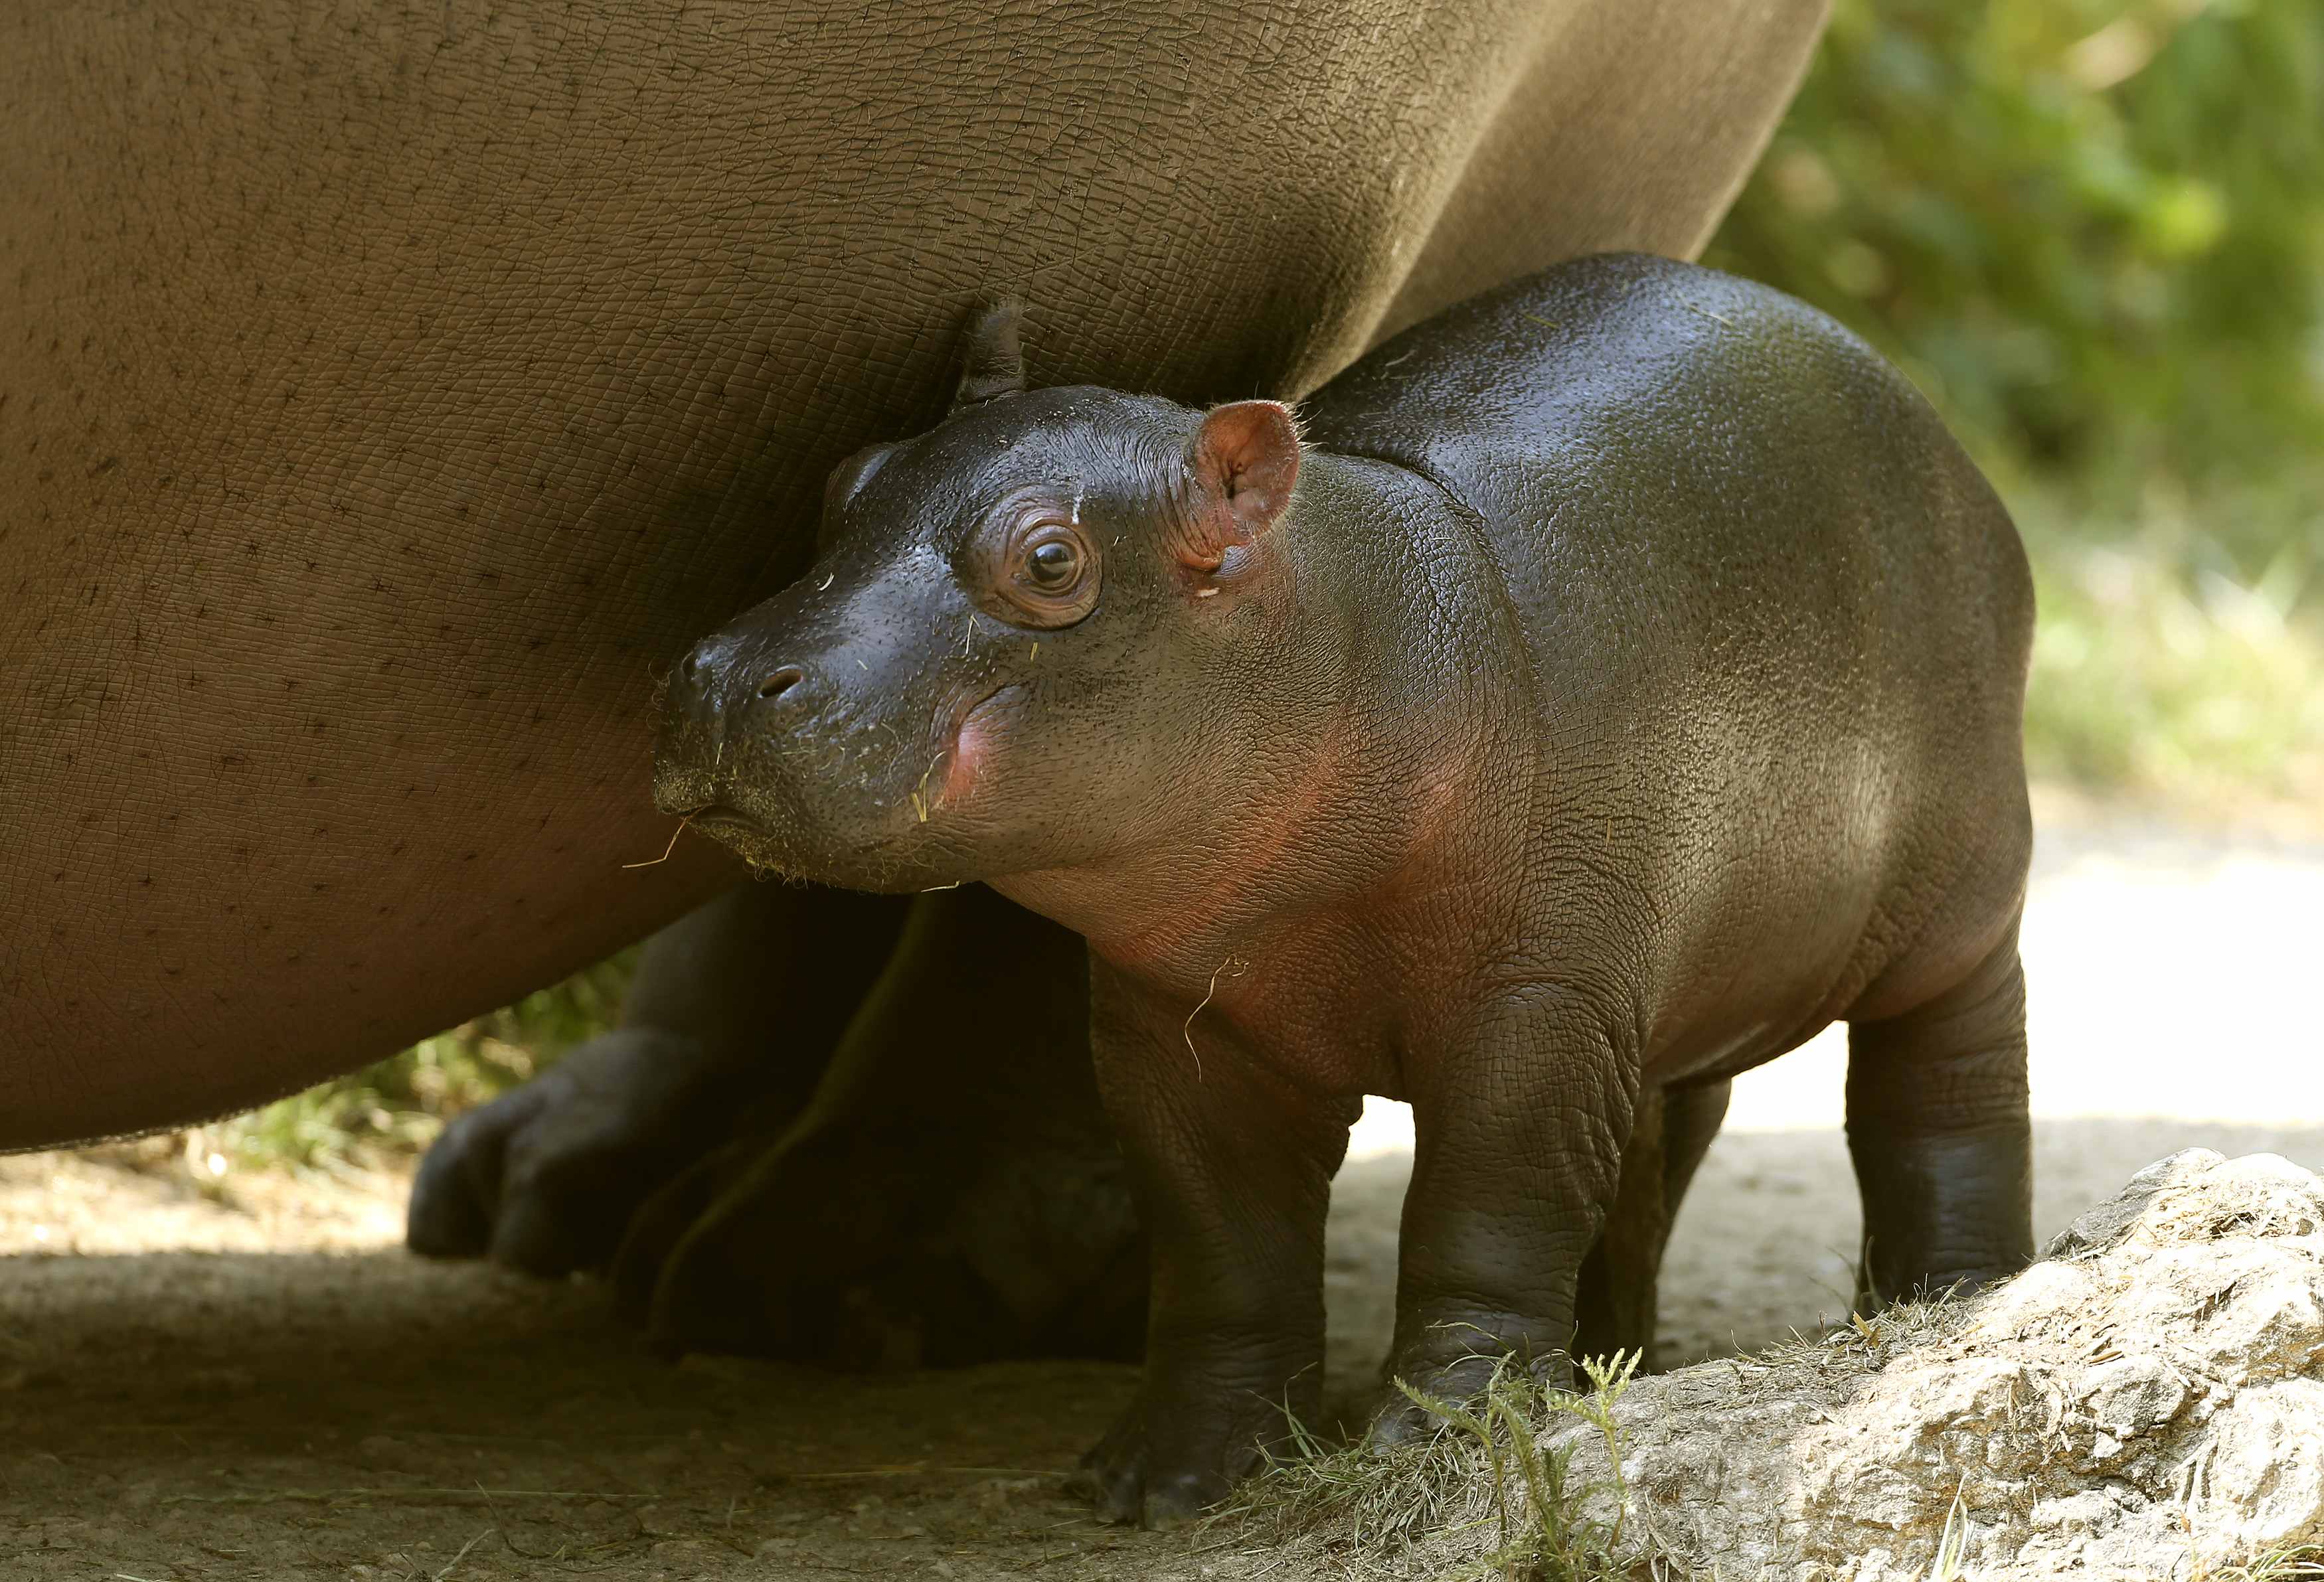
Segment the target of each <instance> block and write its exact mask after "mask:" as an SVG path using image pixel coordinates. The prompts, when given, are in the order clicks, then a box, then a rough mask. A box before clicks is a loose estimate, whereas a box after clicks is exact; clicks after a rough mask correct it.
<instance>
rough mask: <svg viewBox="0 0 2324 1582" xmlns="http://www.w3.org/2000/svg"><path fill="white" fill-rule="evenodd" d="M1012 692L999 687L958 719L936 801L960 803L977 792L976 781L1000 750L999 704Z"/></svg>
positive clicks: (1001, 705) (1000, 707)
mask: <svg viewBox="0 0 2324 1582" xmlns="http://www.w3.org/2000/svg"><path fill="white" fill-rule="evenodd" d="M1011 690H1013V689H1012V688H1010V687H1006V686H1004V687H1002V688H1001V690H1000V691H999V692H996V693H994V694H991V696H990V697H987V698H984V699H983V700H982V701H981V702H979V703H977V704H975V705H974V706H973V707H972V708H971V709H970V710H969V711H968V713H965V714H964V715H962V716H961V721H960V729H959V731H957V732H956V733H955V734H954V738H953V750H952V759H951V761H950V762H948V763H947V764H946V765H945V777H944V787H943V789H942V791H941V792H940V793H939V794H938V796H937V800H938V801H940V802H946V803H953V802H959V801H962V800H964V799H965V798H966V797H967V796H968V794H969V793H970V792H972V791H973V790H974V789H975V788H976V780H977V777H978V776H979V775H980V774H981V773H982V771H983V768H984V766H985V764H986V763H988V762H990V761H991V758H992V756H993V754H995V753H997V752H999V751H1000V750H1001V734H1002V732H1001V709H1002V708H1003V707H1004V706H1005V705H1004V704H1002V703H1001V700H1002V699H1003V698H1005V697H1006V696H1008V695H1009V694H1010V691H1011Z"/></svg>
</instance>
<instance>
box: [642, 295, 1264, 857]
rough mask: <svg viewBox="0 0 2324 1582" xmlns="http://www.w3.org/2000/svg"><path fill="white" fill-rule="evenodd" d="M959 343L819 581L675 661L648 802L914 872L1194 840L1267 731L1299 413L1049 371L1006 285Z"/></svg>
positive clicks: (732, 828)
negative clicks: (1064, 383)
mask: <svg viewBox="0 0 2324 1582" xmlns="http://www.w3.org/2000/svg"><path fill="white" fill-rule="evenodd" d="M965 361H966V371H965V373H964V374H963V377H962V381H961V390H960V395H959V398H958V400H956V401H955V403H954V408H953V410H952V413H951V415H950V416H949V417H947V418H945V421H944V422H942V423H941V424H939V425H938V426H937V427H936V428H934V429H931V430H930V431H929V432H927V433H926V434H923V435H921V436H919V437H918V438H915V439H908V440H904V441H902V442H900V443H897V444H893V445H881V446H873V447H872V448H871V449H869V450H866V451H862V452H861V453H859V454H857V455H854V456H852V457H850V458H849V459H848V460H847V461H846V462H844V463H843V464H841V465H840V467H839V468H838V470H837V471H836V472H835V473H834V474H832V477H831V481H830V483H829V485H828V486H827V489H826V491H825V502H824V524H823V536H822V544H823V553H822V555H821V556H820V558H819V559H818V560H817V561H816V565H815V566H814V567H813V568H812V569H811V570H810V571H809V572H808V573H807V575H806V576H804V577H802V578H801V579H800V580H799V581H798V582H797V583H795V584H792V585H791V586H790V587H789V588H788V589H786V590H784V591H783V592H782V593H779V594H778V595H776V596H775V597H774V598H772V599H770V600H768V601H767V602H765V603H763V604H761V605H759V606H758V607H757V608H756V609H753V610H752V611H750V612H747V613H746V614H744V615H742V617H741V618H740V619H738V620H736V621H733V622H732V623H731V624H729V625H728V626H726V627H725V628H724V629H723V630H719V631H716V632H714V633H712V634H711V635H710V636H709V637H708V638H705V639H703V641H702V642H700V643H699V644H697V645H696V647H695V648H694V651H693V652H692V653H691V654H689V655H687V658H686V659H685V660H684V661H683V662H682V663H681V664H680V665H679V667H678V671H677V672H676V674H675V675H673V676H672V677H671V679H670V682H669V689H668V693H667V694H666V697H665V700H664V707H663V715H662V723H661V732H660V740H659V744H658V747H657V750H656V754H655V774H654V797H655V801H656V802H657V804H659V806H660V807H661V808H662V810H663V811H664V812H667V813H670V814H684V815H687V816H688V817H690V818H691V820H692V822H693V824H694V826H695V827H696V828H698V829H702V830H705V831H707V832H710V833H712V834H714V835H715V836H717V837H718V838H719V839H720V840H722V841H724V842H727V843H728V844H729V845H732V846H733V848H734V849H735V850H736V851H740V852H741V853H742V855H743V856H744V857H745V858H747V859H748V860H750V861H752V863H753V864H755V865H757V866H760V867H763V868H770V869H777V870H779V871H781V872H784V873H787V874H790V875H793V876H795V877H798V878H811V879H816V880H820V881H822V882H825V883H830V884H837V885H844V886H849V887H853V888H861V889H885V890H908V889H917V888H927V887H930V886H935V885H942V884H949V883H953V882H955V881H959V880H964V879H986V878H1001V877H1003V876H1006V875H1010V874H1016V873H1033V872H1039V871H1043V870H1051V869H1068V868H1084V867H1088V866H1090V865H1093V864H1103V863H1104V862H1106V861H1107V860H1109V859H1110V858H1112V857H1116V856H1120V855H1124V854H1127V853H1131V852H1134V851H1139V850H1141V849H1147V848H1150V847H1152V846H1153V845H1154V844H1155V843H1156V842H1165V841H1168V842H1201V841H1202V840H1203V838H1204V832H1205V830H1206V829H1207V828H1208V827H1210V823H1211V818H1212V816H1213V814H1216V813H1218V812H1222V811H1223V809H1222V805H1221V804H1220V803H1219V802H1218V801H1217V800H1215V799H1216V798H1219V797H1227V798H1230V799H1231V797H1232V796H1233V788H1234V786H1235V783H1236V780H1237V778H1238V777H1240V776H1241V775H1245V774H1247V773H1248V768H1249V765H1248V761H1247V754H1248V752H1249V751H1250V750H1251V749H1252V748H1258V749H1259V750H1262V751H1263V750H1264V741H1263V740H1260V737H1261V736H1263V733H1264V727H1263V725H1262V724H1260V723H1259V721H1258V719H1257V717H1256V716H1255V715H1254V712H1253V710H1252V709H1251V707H1250V702H1249V700H1250V695H1251V693H1252V689H1253V688H1254V687H1256V688H1258V689H1259V691H1260V692H1262V693H1263V692H1265V691H1267V690H1268V686H1269V685H1270V683H1271V682H1273V683H1280V681H1281V680H1282V677H1281V676H1280V675H1279V674H1277V675H1275V676H1269V675H1268V673H1267V672H1268V669H1269V668H1270V667H1274V666H1277V665H1279V662H1280V660H1281V658H1282V656H1281V655H1279V654H1271V653H1270V650H1271V649H1273V648H1276V647H1277V643H1278V642H1279V640H1280V639H1282V637H1283V636H1284V634H1285V632H1286V629H1287V628H1289V627H1290V626H1292V625H1293V624H1294V623H1292V622H1290V621H1288V620H1287V616H1288V613H1289V610H1290V605H1291V595H1292V585H1291V584H1292V581H1293V579H1292V576H1291V575H1290V568H1289V567H1288V566H1287V565H1286V564H1284V561H1283V556H1281V555H1280V554H1279V553H1277V552H1276V551H1275V547H1273V546H1271V545H1270V544H1269V542H1268V536H1269V533H1270V529H1273V528H1274V527H1275V526H1276V525H1277V523H1278V521H1279V520H1280V519H1281V518H1282V517H1283V515H1284V513H1285V511H1286V509H1287V508H1288V507H1289V504H1290V501H1291V494H1292V485H1293V481H1294V479H1295V478H1296V475H1297V473H1298V470H1299V444H1298V439H1297V436H1296V433H1295V431H1294V429H1293V427H1292V421H1291V415H1290V413H1289V411H1288V410H1287V409H1285V408H1284V407H1282V406H1279V405H1277V404H1276V403H1274V402H1271V401H1243V402H1238V403H1236V404H1234V405H1231V406H1225V407H1221V408H1218V409H1215V410H1213V411H1211V412H1209V413H1208V414H1204V413H1201V412H1196V411H1193V410H1191V409H1187V408H1184V407H1179V406H1176V405H1174V404H1172V403H1170V402H1167V401H1163V400H1154V399H1151V398H1147V397H1139V396H1129V395H1123V394H1120V393H1118V392H1115V391H1106V390H1099V389H1093V388H1086V387H1083V388H1071V389H1056V390H1044V391H1032V392H1028V391H1026V390H1025V378H1024V367H1023V362H1022V359H1021V357H1020V355H1019V350H1018V341H1017V327H1016V317H1015V312H1014V308H1013V307H1012V306H1010V305H1002V306H1001V307H997V308H990V309H987V310H986V311H984V312H983V313H982V315H981V316H980V317H979V318H978V320H977V322H976V324H975V325H974V327H973V329H972V331H971V336H970V344H969V349H968V354H967V357H966V360H965ZM1263 712H1264V711H1263V710H1262V711H1260V713H1263Z"/></svg>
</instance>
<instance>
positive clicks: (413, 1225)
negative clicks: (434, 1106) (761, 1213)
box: [406, 883, 906, 1274]
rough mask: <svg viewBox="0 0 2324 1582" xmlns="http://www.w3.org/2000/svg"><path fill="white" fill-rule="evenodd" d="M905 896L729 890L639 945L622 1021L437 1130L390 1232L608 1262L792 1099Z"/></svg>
mask: <svg viewBox="0 0 2324 1582" xmlns="http://www.w3.org/2000/svg"><path fill="white" fill-rule="evenodd" d="M905 906H906V904H905V903H904V902H902V901H900V900H898V899H896V898H894V897H877V896H864V895H855V894H851V893H849V892H847V891H844V890H830V889H824V888H820V887H810V886H798V885H780V884H748V883H745V884H741V885H737V886H735V887H734V888H733V889H730V890H728V891H726V892H725V893H724V895H721V896H720V897H717V898H716V899H715V900H713V901H711V902H709V903H708V904H706V905H705V906H701V907H699V908H697V909H696V910H695V911H693V912H690V913H688V914H687V915H686V916H684V917H681V918H680V919H678V921H677V922H676V923H673V924H670V925H669V927H668V928H665V929H663V930H662V931H661V932H660V933H659V934H655V935H654V936H653V937H652V938H651V939H650V940H648V941H647V942H646V944H645V949H644V952H643V953H642V955H641V959H640V961H639V962H638V970H637V975H636V977H635V978H634V979H633V980H632V983H631V985H630V991H629V995H628V998H627V1001H626V1003H625V1004H624V1006H623V1007H622V1026H620V1027H619V1028H617V1029H615V1030H614V1031H613V1032H610V1033H606V1034H604V1035H600V1036H598V1037H596V1038H594V1039H592V1040H590V1041H589V1042H588V1043H586V1044H583V1045H581V1046H580V1047H579V1048H577V1049H575V1050H573V1051H572V1052H571V1053H568V1054H567V1055H566V1056H565V1058H564V1059H563V1060H562V1061H560V1062H558V1064H557V1065H556V1066H555V1067H554V1068H553V1069H552V1070H551V1071H550V1072H549V1073H548V1074H547V1075H546V1076H543V1077H541V1078H539V1080H537V1081H530V1082H527V1083H526V1084H524V1086H522V1087H521V1088H519V1089H517V1090H514V1091H513V1092H511V1093H507V1094H504V1095H503V1096H502V1097H501V1098H499V1099H495V1100H494V1101H493V1102H492V1103H490V1104H487V1105H484V1106H483V1107H482V1108H477V1109H474V1110H471V1111H469V1112H468V1113H467V1114H466V1115H463V1116H461V1117H459V1118H457V1119H456V1120H454V1121H453V1122H452V1124H451V1125H450V1126H449V1127H447V1128H446V1129H445V1132H444V1135H443V1136H442V1137H440V1138H439V1139H438V1141H437V1143H436V1145H435V1146H434V1147H433V1148H431V1149H429V1153H428V1157H427V1159H426V1160H425V1161H424V1162H423V1163H422V1164H421V1165H420V1174H419V1178H418V1179H417V1180H416V1181H415V1182H413V1183H412V1189H411V1212H410V1224H409V1226H408V1228H407V1233H406V1234H407V1239H408V1240H409V1241H410V1245H411V1246H412V1248H413V1250H414V1251H417V1252H421V1253H427V1254H430V1255H435V1256H438V1257H473V1256H476V1255H484V1254H489V1255H491V1256H493V1258H495V1259H497V1260H498V1261H500V1262H502V1263H504V1264H507V1265H511V1266H512V1267H515V1268H519V1269H524V1270H527V1271H529V1272H530V1273H533V1274H565V1273H567V1272H568V1271H571V1270H574V1269H582V1268H594V1267H597V1266H599V1265H604V1264H605V1263H607V1262H609V1261H610V1260H611V1259H612V1257H613V1251H614V1249H615V1247H617V1246H620V1244H621V1240H622V1235H623V1233H624V1231H625V1230H626V1229H627V1228H628V1226H629V1222H630V1218H631V1216H632V1213H633V1212H635V1210H636V1209H637V1208H638V1206H639V1205H640V1204H641V1203H642V1202H644V1201H645V1200H647V1199H648V1198H650V1197H651V1196H652V1195H653V1194H654V1193H655V1191H658V1190H659V1188H660V1187H661V1186H662V1185H663V1184H664V1183H665V1182H669V1180H670V1179H671V1178H673V1177H675V1176H677V1175H678V1174H680V1173H682V1172H683V1171H684V1170H685V1169H686V1168H687V1166H688V1165H690V1164H693V1163H694V1162H695V1161H696V1159H698V1158H700V1157H701V1155H702V1154H703V1153H704V1152H705V1150H706V1149H708V1148H710V1147H713V1146H715V1145H716V1144H717V1143H718V1142H719V1141H720V1140H722V1139H724V1138H725V1137H728V1136H733V1134H734V1133H735V1132H736V1131H738V1130H743V1129H756V1130H762V1131H763V1130H772V1129H779V1127H782V1126H785V1125H787V1124H788V1122H789V1121H790V1120H791V1119H792V1118H795V1117H796V1116H797V1115H798V1112H799V1111H800V1110H801V1109H802V1108H805V1107H806V1105H807V1099H809V1097H810V1096H811V1095H813V1093H814V1092H815V1090H816V1087H817V1086H818V1085H819V1084H820V1083H821V1081H822V1080H823V1073H824V1070H825V1066H826V1065H827V1064H828V1063H829V1061H830V1058H831V1051H832V1049H833V1047H834V1046H835V1044H837V1043H838V1042H839V1038H840V1035H842V1034H843V1033H844V1032H845V1031H846V1028H847V1023H848V1020H849V1018H850V1017H851V1016H852V1015H853V1007H854V1006H855V1004H856V1002H857V1001H858V1000H859V999H861V998H862V995H863V993H864V992H865V991H866V990H867V989H870V987H871V983H872V981H873V980H874V979H875V978H876V977H877V976H878V974H879V971H880V968H881V962H883V961H885V960H886V959H887V958H888V956H889V954H890V952H891V951H892V950H893V948H894V944H895V941H896V937H897V935H898V934H899V931H900V930H901V928H902V926H903V922H904V913H905Z"/></svg>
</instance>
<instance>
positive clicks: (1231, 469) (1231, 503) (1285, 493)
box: [1179, 401, 1299, 571]
mask: <svg viewBox="0 0 2324 1582" xmlns="http://www.w3.org/2000/svg"><path fill="white" fill-rule="evenodd" d="M1186 462H1187V466H1188V468H1189V469H1190V470H1191V471H1192V472H1193V474H1194V501H1193V508H1194V509H1193V513H1192V520H1191V521H1190V522H1189V523H1188V527H1189V529H1190V531H1189V532H1188V534H1187V542H1186V544H1185V547H1184V548H1183V549H1182V551H1181V554H1180V556H1179V558H1181V559H1183V560H1184V561H1185V562H1186V564H1188V565H1189V566H1197V567H1199V568H1201V569H1202V570H1204V571H1215V570H1217V569H1218V566H1219V563H1220V562H1221V561H1222V560H1223V559H1224V558H1225V557H1226V552H1227V550H1228V549H1229V547H1232V546H1234V545H1239V544H1250V543H1251V542H1253V541H1255V540H1256V539H1257V538H1259V535H1260V534H1261V533H1264V532H1265V531H1267V529H1269V528H1271V527H1273V526H1274V525H1275V521H1276V519H1277V517H1280V516H1281V515H1282V514H1283V508H1284V507H1285V506H1286V505H1288V504H1290V503H1291V485H1292V484H1293V483H1295V482H1296V481H1297V479H1298V477H1299V430H1298V428H1297V426H1296V424H1294V423H1293V421H1292V418H1291V409H1290V408H1289V407H1286V406H1285V405H1284V404H1283V403H1282V402H1281V401H1233V402H1230V403H1229V404H1228V405H1226V406H1223V407H1213V408H1212V409H1211V411H1210V413H1209V415H1208V416H1207V417H1205V418H1203V426H1202V428H1199V429H1197V430H1196V431H1195V434H1194V445H1193V446H1192V447H1191V448H1190V449H1189V451H1188V452H1187V457H1186Z"/></svg>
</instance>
